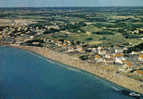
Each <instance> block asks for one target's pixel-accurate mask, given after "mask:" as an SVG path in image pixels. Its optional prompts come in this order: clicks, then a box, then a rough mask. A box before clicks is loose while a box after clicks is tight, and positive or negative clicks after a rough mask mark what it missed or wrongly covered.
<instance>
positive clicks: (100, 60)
mask: <svg viewBox="0 0 143 99" xmlns="http://www.w3.org/2000/svg"><path fill="white" fill-rule="evenodd" d="M95 61H96V62H97V63H100V62H101V63H102V62H104V59H103V58H102V57H101V56H100V55H95Z"/></svg>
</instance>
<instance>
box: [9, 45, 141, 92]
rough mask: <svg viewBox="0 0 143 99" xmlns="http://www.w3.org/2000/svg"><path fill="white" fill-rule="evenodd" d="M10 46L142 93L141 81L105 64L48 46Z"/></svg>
mask: <svg viewBox="0 0 143 99" xmlns="http://www.w3.org/2000/svg"><path fill="white" fill-rule="evenodd" d="M11 47H14V48H20V49H23V50H27V51H30V52H34V53H37V54H40V55H41V56H44V57H46V58H48V59H50V60H54V61H57V62H59V63H62V64H65V65H68V66H70V67H74V68H78V69H81V70H84V71H87V72H89V73H92V74H94V75H97V76H99V77H101V78H104V79H105V80H108V81H111V82H113V83H115V84H117V85H119V86H121V87H124V88H127V89H130V90H133V91H135V92H139V93H142V94H143V88H141V87H140V86H141V85H142V84H143V82H140V81H137V80H134V79H131V78H129V77H127V76H124V75H121V74H117V73H115V72H113V71H111V70H110V69H108V68H105V66H103V65H97V64H90V63H87V62H85V61H81V60H80V59H78V58H76V57H73V56H69V55H67V54H63V53H58V52H56V51H53V50H51V49H49V48H41V47H33V46H14V45H11ZM110 67H111V68H112V67H113V66H110Z"/></svg>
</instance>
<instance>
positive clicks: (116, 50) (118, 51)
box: [115, 48, 123, 53]
mask: <svg viewBox="0 0 143 99" xmlns="http://www.w3.org/2000/svg"><path fill="white" fill-rule="evenodd" d="M115 53H123V49H122V48H115Z"/></svg>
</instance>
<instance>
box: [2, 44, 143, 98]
mask: <svg viewBox="0 0 143 99" xmlns="http://www.w3.org/2000/svg"><path fill="white" fill-rule="evenodd" d="M123 89H124V88H122V87H120V86H118V85H116V84H113V83H111V82H109V81H106V80H104V79H102V78H99V77H97V76H95V75H92V74H90V73H88V72H85V71H82V70H79V69H75V68H71V67H69V66H66V65H63V64H60V63H57V62H54V61H51V60H48V59H46V58H44V57H42V56H40V55H38V54H34V53H31V52H28V51H24V50H21V49H17V48H11V47H0V99H136V98H133V97H130V96H126V95H124V94H122V93H121V92H120V90H123ZM141 99H143V98H141Z"/></svg>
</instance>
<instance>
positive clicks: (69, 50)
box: [67, 46, 75, 52]
mask: <svg viewBox="0 0 143 99" xmlns="http://www.w3.org/2000/svg"><path fill="white" fill-rule="evenodd" d="M74 51H75V50H74V47H73V46H69V47H68V50H67V52H74Z"/></svg>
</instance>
